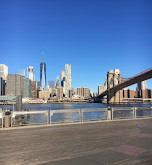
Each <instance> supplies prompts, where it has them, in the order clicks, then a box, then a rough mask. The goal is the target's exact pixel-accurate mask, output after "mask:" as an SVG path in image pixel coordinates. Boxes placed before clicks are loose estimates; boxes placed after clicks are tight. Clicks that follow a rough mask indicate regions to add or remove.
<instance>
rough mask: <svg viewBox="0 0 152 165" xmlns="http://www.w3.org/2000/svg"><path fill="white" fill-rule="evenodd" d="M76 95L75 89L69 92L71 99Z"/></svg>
mask: <svg viewBox="0 0 152 165" xmlns="http://www.w3.org/2000/svg"><path fill="white" fill-rule="evenodd" d="M74 94H75V92H74V88H72V89H71V90H69V97H70V98H71V97H72V96H73V95H74Z"/></svg>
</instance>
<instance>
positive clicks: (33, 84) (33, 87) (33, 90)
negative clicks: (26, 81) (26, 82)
mask: <svg viewBox="0 0 152 165" xmlns="http://www.w3.org/2000/svg"><path fill="white" fill-rule="evenodd" d="M31 98H34V99H36V98H37V90H36V81H31Z"/></svg>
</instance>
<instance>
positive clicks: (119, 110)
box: [111, 107, 135, 120]
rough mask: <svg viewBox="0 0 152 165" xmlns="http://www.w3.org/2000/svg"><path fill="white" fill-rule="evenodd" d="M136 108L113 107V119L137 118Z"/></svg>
mask: <svg viewBox="0 0 152 165" xmlns="http://www.w3.org/2000/svg"><path fill="white" fill-rule="evenodd" d="M134 114H135V113H134V107H112V108H111V116H112V117H111V119H112V120H118V119H132V118H135V115H134Z"/></svg>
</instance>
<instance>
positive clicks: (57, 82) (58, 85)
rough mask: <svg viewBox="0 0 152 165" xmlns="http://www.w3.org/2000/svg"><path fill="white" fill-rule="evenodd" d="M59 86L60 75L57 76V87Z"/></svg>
mask: <svg viewBox="0 0 152 165" xmlns="http://www.w3.org/2000/svg"><path fill="white" fill-rule="evenodd" d="M58 86H59V76H58V77H57V78H56V87H58Z"/></svg>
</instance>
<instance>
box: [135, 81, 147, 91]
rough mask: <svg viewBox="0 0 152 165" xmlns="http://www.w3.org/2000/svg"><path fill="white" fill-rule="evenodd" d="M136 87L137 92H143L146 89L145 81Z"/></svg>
mask: <svg viewBox="0 0 152 165" xmlns="http://www.w3.org/2000/svg"><path fill="white" fill-rule="evenodd" d="M137 87H138V90H145V89H147V83H146V80H145V81H141V82H139V83H137Z"/></svg>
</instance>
